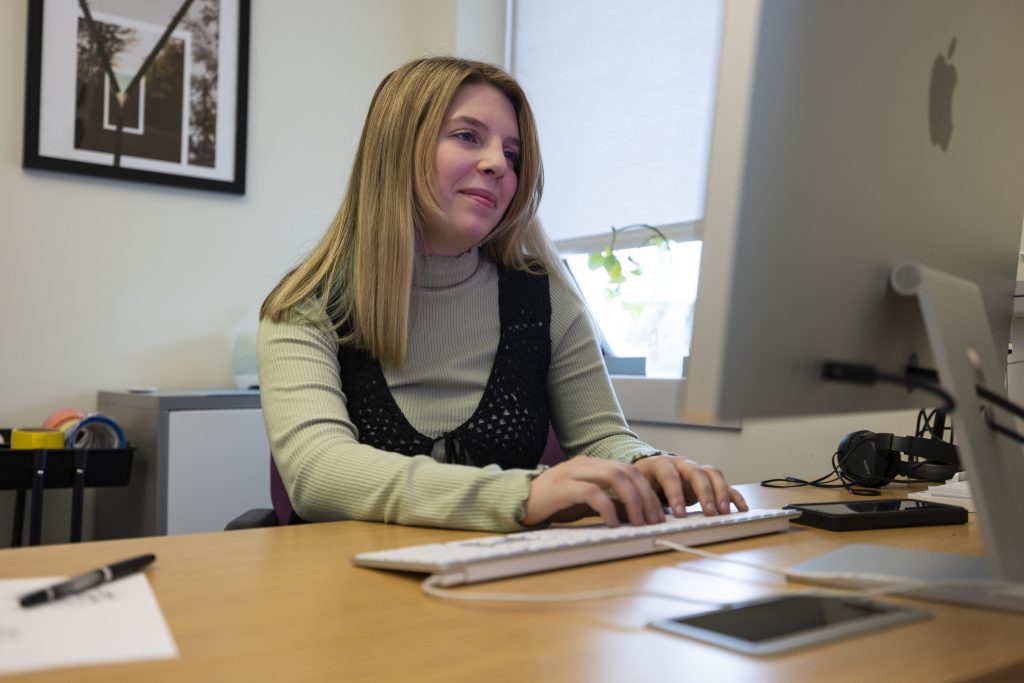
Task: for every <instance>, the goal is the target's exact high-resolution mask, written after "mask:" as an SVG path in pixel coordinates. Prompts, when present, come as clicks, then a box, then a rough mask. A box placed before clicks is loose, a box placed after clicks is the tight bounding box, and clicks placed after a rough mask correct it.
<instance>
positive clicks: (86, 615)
mask: <svg viewBox="0 0 1024 683" xmlns="http://www.w3.org/2000/svg"><path fill="white" fill-rule="evenodd" d="M62 580H63V578H62V577H42V578H38V577H37V578H31V579H3V580H0V674H11V673H24V672H28V671H37V670H40V669H55V668H59V667H69V666H83V665H90V664H107V663H114V662H129V661H138V660H144V659H170V658H174V657H177V656H178V648H177V646H176V645H175V644H174V638H173V636H172V635H171V632H170V629H168V628H167V622H166V621H165V620H164V615H163V612H161V611H160V605H159V604H157V601H156V596H155V595H153V590H152V589H151V588H150V586H149V581H148V580H147V579H146V576H145V574H142V573H139V574H133V575H131V576H128V577H125V578H123V579H119V580H117V581H112V582H110V583H106V584H103V585H102V586H99V587H97V588H93V589H91V590H88V591H86V592H84V593H81V594H79V595H73V596H70V597H67V598H64V599H62V600H57V601H56V602H50V603H45V604H41V605H37V606H35V607H31V608H24V607H22V606H21V604H20V603H19V602H18V599H19V598H20V597H21V596H22V595H24V594H26V593H30V592H32V591H34V590H39V589H41V588H45V587H47V586H51V585H53V584H54V583H57V582H59V581H62Z"/></svg>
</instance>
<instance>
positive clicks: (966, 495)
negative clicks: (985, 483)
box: [908, 481, 975, 512]
mask: <svg viewBox="0 0 1024 683" xmlns="http://www.w3.org/2000/svg"><path fill="white" fill-rule="evenodd" d="M970 484H971V482H969V481H948V482H946V483H945V484H939V485H937V486H929V487H928V488H926V489H924V490H923V491H915V492H913V493H910V494H908V497H909V498H915V499H917V500H930V501H932V502H933V503H946V504H947V505H959V506H960V507H962V508H966V510H967V511H968V512H974V511H975V509H974V499H973V498H972V497H971V486H970Z"/></svg>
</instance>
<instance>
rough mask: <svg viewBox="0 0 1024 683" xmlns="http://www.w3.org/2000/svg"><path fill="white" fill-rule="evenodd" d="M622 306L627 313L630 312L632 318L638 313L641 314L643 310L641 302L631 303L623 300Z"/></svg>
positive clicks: (636, 316)
mask: <svg viewBox="0 0 1024 683" xmlns="http://www.w3.org/2000/svg"><path fill="white" fill-rule="evenodd" d="M622 308H623V309H624V310H625V311H627V312H629V313H632V314H633V317H634V318H639V317H640V314H642V313H643V312H644V305H643V304H631V303H626V302H625V301H623V302H622Z"/></svg>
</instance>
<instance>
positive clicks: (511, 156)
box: [505, 149, 519, 166]
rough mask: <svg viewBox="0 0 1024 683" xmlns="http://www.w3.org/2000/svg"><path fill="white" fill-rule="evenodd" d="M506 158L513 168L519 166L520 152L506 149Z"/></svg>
mask: <svg viewBox="0 0 1024 683" xmlns="http://www.w3.org/2000/svg"><path fill="white" fill-rule="evenodd" d="M505 158H506V159H508V162H509V163H510V164H512V165H513V166H518V165H519V152H517V151H515V150H514V149H506V150H505Z"/></svg>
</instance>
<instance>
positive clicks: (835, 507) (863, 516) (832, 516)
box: [783, 499, 967, 531]
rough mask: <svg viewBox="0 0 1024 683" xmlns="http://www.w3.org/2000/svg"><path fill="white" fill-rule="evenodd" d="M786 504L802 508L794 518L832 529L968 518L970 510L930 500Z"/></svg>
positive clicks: (845, 529)
mask: <svg viewBox="0 0 1024 683" xmlns="http://www.w3.org/2000/svg"><path fill="white" fill-rule="evenodd" d="M783 507H784V508H785V509H788V510H798V511H799V512H800V516H799V517H797V518H795V519H794V520H793V521H794V522H796V523H798V524H806V525H808V526H816V527H820V528H822V529H829V530H830V531H854V530H856V529H880V528H883V527H894V526H925V525H930V524H965V523H966V522H967V510H965V509H964V508H962V507H958V506H956V505H946V504H945V503H933V502H931V501H927V500H913V499H898V500H875V501H870V502H869V501H864V502H842V503H807V504H799V505H796V504H794V505H785V506H783Z"/></svg>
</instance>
